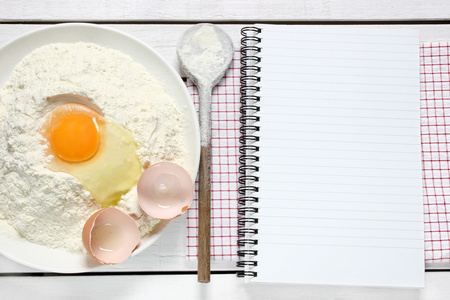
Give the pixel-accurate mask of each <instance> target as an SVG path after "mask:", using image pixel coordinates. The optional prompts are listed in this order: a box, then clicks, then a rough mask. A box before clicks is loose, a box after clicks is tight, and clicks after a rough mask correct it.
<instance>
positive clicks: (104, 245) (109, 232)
mask: <svg viewBox="0 0 450 300" xmlns="http://www.w3.org/2000/svg"><path fill="white" fill-rule="evenodd" d="M140 237H141V234H140V231H139V228H138V226H137V224H136V222H135V221H134V220H133V218H131V217H130V216H129V215H127V214H125V213H124V212H122V211H120V210H118V209H117V208H114V207H108V208H105V209H102V210H99V211H98V212H96V213H94V214H93V215H92V216H91V217H90V218H89V219H88V220H87V221H86V223H85V225H84V227H83V233H82V238H83V244H84V247H85V248H86V251H87V252H88V254H89V255H90V256H92V257H93V258H94V259H95V260H97V261H98V262H100V263H102V264H108V265H110V264H118V263H121V262H123V261H125V260H126V259H127V258H128V257H129V256H130V255H131V253H132V252H133V250H134V249H136V247H137V245H138V244H139V240H140Z"/></svg>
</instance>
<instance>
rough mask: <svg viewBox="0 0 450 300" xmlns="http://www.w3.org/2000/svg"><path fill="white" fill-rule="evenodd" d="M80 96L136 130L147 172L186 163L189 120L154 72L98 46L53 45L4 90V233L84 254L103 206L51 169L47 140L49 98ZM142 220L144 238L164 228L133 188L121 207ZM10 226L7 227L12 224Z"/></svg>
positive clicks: (0, 116) (0, 142)
mask: <svg viewBox="0 0 450 300" xmlns="http://www.w3.org/2000/svg"><path fill="white" fill-rule="evenodd" d="M66 93H75V94H79V95H81V96H86V97H88V98H90V99H92V101H93V102H94V103H95V104H96V105H98V106H99V107H100V108H101V109H102V111H103V112H104V114H105V117H107V118H109V119H111V120H114V121H116V122H117V123H119V124H121V125H122V126H123V127H124V128H126V129H128V130H129V131H130V132H131V133H132V134H133V135H134V138H135V141H136V143H137V145H138V152H137V154H138V156H139V158H140V160H141V163H142V165H143V166H144V167H148V166H149V165H151V164H154V163H157V162H160V161H171V162H174V163H177V164H180V165H182V166H184V165H185V164H186V162H185V160H186V146H185V145H184V135H183V134H184V133H183V132H184V131H183V127H184V124H185V123H184V122H185V121H184V118H183V116H182V114H181V113H180V111H179V110H178V109H177V107H176V106H175V104H174V101H173V100H172V99H171V98H170V97H169V96H168V95H167V94H166V93H165V91H164V90H163V88H162V86H161V85H160V84H159V83H158V82H157V80H155V78H153V77H152V76H151V75H150V74H148V72H147V71H146V70H145V69H144V68H143V67H142V66H140V65H138V64H137V63H135V62H133V60H132V59H131V58H130V57H128V56H126V55H124V54H123V53H121V52H119V51H116V50H112V49H107V48H103V47H100V46H98V45H95V44H86V43H74V44H51V45H47V46H44V47H41V48H39V49H37V50H35V51H34V52H33V53H31V54H30V55H28V56H27V57H26V58H25V59H24V60H23V61H22V62H21V63H20V64H19V65H18V66H17V67H16V68H15V69H14V71H13V73H12V75H11V77H10V79H9V81H8V82H7V83H6V84H5V86H4V87H3V88H2V89H1V90H0V160H1V164H0V224H1V225H2V226H1V227H2V228H1V229H3V230H4V231H6V232H9V233H11V234H12V235H14V236H20V237H21V238H25V239H27V240H29V241H31V242H34V243H39V244H43V245H47V246H49V247H52V248H62V249H64V250H66V251H70V252H78V253H80V252H84V251H85V250H84V248H83V244H82V240H81V232H82V228H83V226H84V223H85V221H86V220H87V219H88V218H89V217H90V216H91V215H92V214H93V213H94V212H96V211H97V210H99V209H101V207H100V206H99V205H98V204H97V203H96V202H95V200H93V198H92V197H91V195H90V194H89V192H88V191H87V190H86V189H85V188H84V187H83V185H82V184H81V183H80V182H79V181H78V180H77V179H76V178H75V177H72V176H71V175H68V174H66V173H56V172H52V171H50V170H48V169H47V168H46V165H47V163H48V162H49V159H50V158H49V157H45V153H46V148H47V146H46V145H45V143H43V138H42V136H41V135H40V134H39V130H40V128H41V126H42V123H43V120H44V115H45V113H46V112H47V111H46V110H45V108H46V105H47V98H48V97H51V96H54V95H57V94H66ZM117 207H118V208H119V209H121V210H123V211H125V212H127V213H129V214H130V215H132V216H133V217H135V219H136V220H137V223H138V225H139V227H140V230H141V235H142V236H144V235H146V234H148V233H149V232H150V231H151V230H152V228H153V227H154V226H155V225H157V224H158V223H159V221H158V220H155V219H152V218H151V217H148V216H146V215H144V214H143V212H142V211H141V209H140V207H139V204H138V202H137V192H136V187H133V188H132V189H131V190H130V191H129V192H128V193H127V194H126V195H124V196H123V197H122V200H121V201H120V202H119V203H118V206H117ZM6 224H7V225H6Z"/></svg>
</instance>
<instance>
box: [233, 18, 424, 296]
mask: <svg viewBox="0 0 450 300" xmlns="http://www.w3.org/2000/svg"><path fill="white" fill-rule="evenodd" d="M242 35H243V38H242V45H243V46H242V50H241V52H242V58H241V62H242V70H241V73H242V74H243V76H242V79H241V82H242V84H243V86H242V98H241V103H242V107H241V112H242V117H241V122H242V123H243V125H242V128H241V132H242V133H243V136H242V138H241V142H242V146H241V148H240V152H241V154H242V156H241V157H240V160H241V163H242V166H241V168H240V173H241V177H240V179H239V181H240V184H241V186H240V188H239V193H240V195H241V196H240V198H239V203H240V204H241V207H240V209H239V214H240V216H241V218H240V219H239V225H240V228H239V230H238V234H239V235H240V239H239V241H238V243H239V245H240V250H239V252H238V255H239V256H240V261H239V262H238V266H240V267H242V268H243V269H242V271H241V272H239V274H238V276H241V277H245V278H246V279H247V281H250V282H282V283H305V284H331V285H335V284H338V285H363V286H402V287H423V285H424V237H423V235H424V231H423V226H424V225H423V200H422V173H421V172H422V171H421V170H422V169H421V141H420V95H419V74H420V72H419V38H418V33H417V32H416V31H413V30H399V29H392V30H389V29H363V28H355V27H345V26H344V27H340V26H281V25H279V26H277V25H258V26H256V27H245V28H243V29H242Z"/></svg>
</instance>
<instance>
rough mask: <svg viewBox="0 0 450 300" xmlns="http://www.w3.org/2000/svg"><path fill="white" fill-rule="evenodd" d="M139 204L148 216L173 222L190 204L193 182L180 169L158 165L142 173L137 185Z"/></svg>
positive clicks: (187, 174)
mask: <svg viewBox="0 0 450 300" xmlns="http://www.w3.org/2000/svg"><path fill="white" fill-rule="evenodd" d="M137 193H138V200H139V205H140V206H141V208H142V210H143V211H144V212H145V213H147V214H148V215H149V216H151V217H153V218H157V219H173V218H176V217H178V216H180V215H182V214H183V213H184V212H185V211H186V210H187V209H188V208H189V206H190V205H191V204H192V200H193V198H194V183H193V182H192V179H191V176H190V175H189V173H188V172H187V171H186V170H185V169H184V168H183V167H181V166H179V165H177V164H174V163H169V162H161V163H158V164H155V165H152V166H151V167H150V168H148V169H147V170H145V171H144V172H143V173H142V175H141V177H140V178H139V181H138V184H137Z"/></svg>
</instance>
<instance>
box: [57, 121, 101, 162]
mask: <svg viewBox="0 0 450 300" xmlns="http://www.w3.org/2000/svg"><path fill="white" fill-rule="evenodd" d="M99 143H100V137H99V129H98V125H97V122H96V118H95V117H89V116H86V115H82V114H76V113H75V114H69V115H66V116H62V117H61V116H59V118H58V117H57V118H56V121H54V123H53V124H52V126H51V128H50V146H51V147H52V148H53V150H54V151H55V154H56V155H58V156H59V157H60V158H61V159H63V160H66V161H71V162H80V161H85V160H88V159H90V158H91V157H92V156H94V154H95V153H96V152H97V150H98V145H99Z"/></svg>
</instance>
